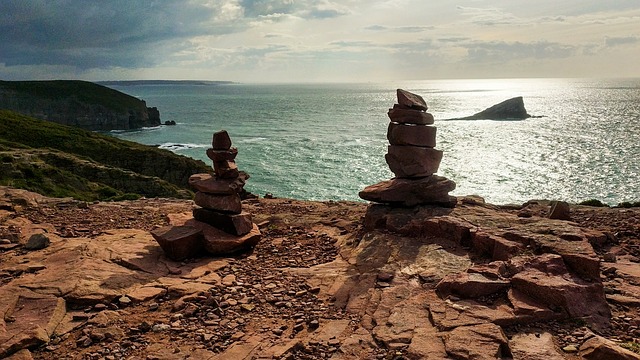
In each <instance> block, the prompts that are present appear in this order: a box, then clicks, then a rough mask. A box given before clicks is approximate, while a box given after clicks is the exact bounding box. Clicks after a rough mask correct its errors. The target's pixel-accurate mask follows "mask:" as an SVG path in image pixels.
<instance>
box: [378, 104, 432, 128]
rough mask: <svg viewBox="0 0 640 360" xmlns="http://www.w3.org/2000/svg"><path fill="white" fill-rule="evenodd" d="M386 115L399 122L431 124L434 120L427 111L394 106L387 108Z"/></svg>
mask: <svg viewBox="0 0 640 360" xmlns="http://www.w3.org/2000/svg"><path fill="white" fill-rule="evenodd" d="M387 115H388V116H389V119H391V121H392V122H395V123H401V124H415V125H431V124H433V123H434V121H435V120H434V118H433V115H431V114H430V113H428V112H424V111H420V110H413V109H403V108H400V107H395V106H394V108H393V109H389V112H388V113H387Z"/></svg>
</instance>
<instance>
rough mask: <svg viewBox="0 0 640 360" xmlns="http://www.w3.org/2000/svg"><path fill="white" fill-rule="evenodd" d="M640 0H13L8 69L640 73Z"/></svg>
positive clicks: (31, 75) (49, 75)
mask: <svg viewBox="0 0 640 360" xmlns="http://www.w3.org/2000/svg"><path fill="white" fill-rule="evenodd" d="M638 59H640V1H639V0H606V1H605V0H566V1H565V0H535V1H532V0H526V1H523V0H491V1H485V0H460V1H449V0H367V1H364V0H197V1H196V0H193V1H188V0H144V1H143V0H100V1H86V0H56V1H51V0H2V1H0V80H45V79H82V80H88V81H100V80H145V79H167V80H223V81H236V82H252V83H255V82H277V83H291V82H383V81H392V80H428V79H467V78H529V77H534V78H540V77H543V78H544V77H595V78H611V77H613V78H621V77H640V65H638V63H639V60H638Z"/></svg>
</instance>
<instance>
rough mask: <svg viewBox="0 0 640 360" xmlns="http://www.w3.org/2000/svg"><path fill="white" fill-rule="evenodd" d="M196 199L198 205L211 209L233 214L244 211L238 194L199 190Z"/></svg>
mask: <svg viewBox="0 0 640 360" xmlns="http://www.w3.org/2000/svg"><path fill="white" fill-rule="evenodd" d="M194 201H195V203H196V205H198V206H201V207H203V208H206V209H210V210H217V211H220V212H226V213H232V214H240V213H241V212H242V202H241V200H240V195H238V194H231V195H213V194H207V193H203V192H197V193H196V196H195V198H194Z"/></svg>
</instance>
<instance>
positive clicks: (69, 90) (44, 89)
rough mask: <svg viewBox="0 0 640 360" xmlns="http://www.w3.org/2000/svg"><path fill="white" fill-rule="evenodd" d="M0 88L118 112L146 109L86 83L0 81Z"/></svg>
mask: <svg viewBox="0 0 640 360" xmlns="http://www.w3.org/2000/svg"><path fill="white" fill-rule="evenodd" d="M0 88H4V89H8V90H13V91H15V92H17V93H19V94H25V95H28V96H34V97H38V98H44V99H50V100H62V99H68V98H74V99H76V100H78V101H80V102H82V103H86V104H98V105H103V106H105V107H107V108H110V109H114V110H116V111H119V112H127V111H128V110H129V109H139V110H142V111H143V110H145V108H146V106H145V105H144V103H143V102H142V101H140V100H139V99H137V98H135V97H133V96H130V95H127V94H124V93H121V92H119V91H117V90H113V89H110V88H108V87H106V86H102V85H98V84H95V83H92V82H88V81H80V80H51V81H0Z"/></svg>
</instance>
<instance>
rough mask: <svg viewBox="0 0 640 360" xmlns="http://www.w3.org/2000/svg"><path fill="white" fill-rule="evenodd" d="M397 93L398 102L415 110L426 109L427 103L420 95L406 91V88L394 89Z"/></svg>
mask: <svg viewBox="0 0 640 360" xmlns="http://www.w3.org/2000/svg"><path fill="white" fill-rule="evenodd" d="M396 94H397V95H398V104H400V105H402V106H406V107H408V108H411V109H416V110H427V109H428V107H427V103H426V102H425V101H424V99H423V98H422V96H420V95H417V94H414V93H411V92H408V91H406V90H402V89H398V90H396Z"/></svg>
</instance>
